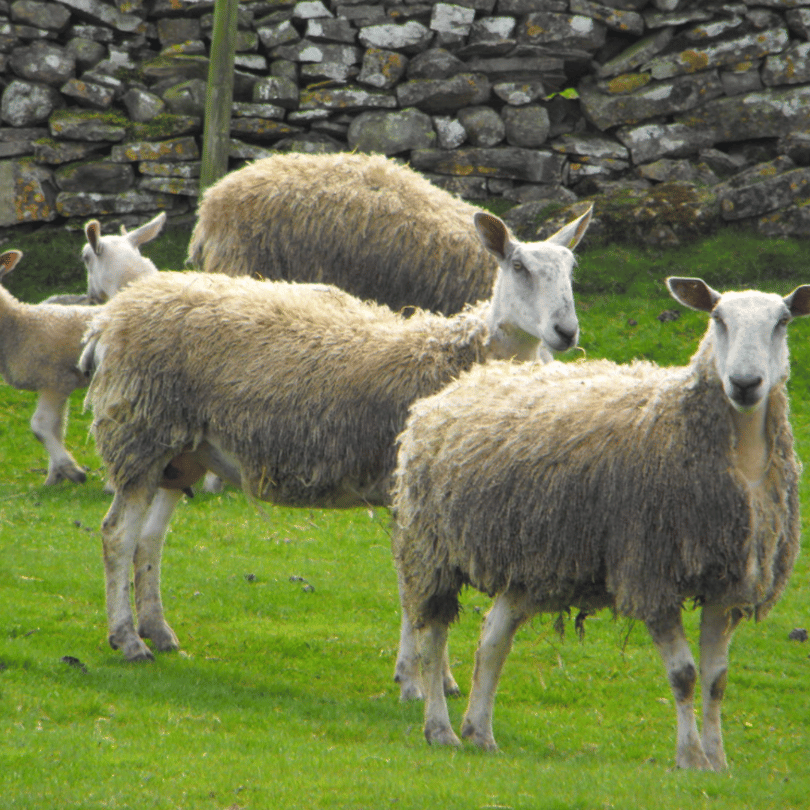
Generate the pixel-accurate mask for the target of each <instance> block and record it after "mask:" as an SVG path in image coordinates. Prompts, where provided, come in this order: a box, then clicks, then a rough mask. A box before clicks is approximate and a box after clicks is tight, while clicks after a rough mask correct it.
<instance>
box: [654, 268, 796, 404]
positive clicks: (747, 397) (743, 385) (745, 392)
mask: <svg viewBox="0 0 810 810" xmlns="http://www.w3.org/2000/svg"><path fill="white" fill-rule="evenodd" d="M667 287H668V288H669V291H670V293H671V294H672V296H673V297H674V298H675V299H676V300H677V301H679V302H680V303H681V304H683V305H684V306H687V307H689V308H690V309H696V310H699V311H700V312H708V313H710V314H711V322H710V324H709V331H708V332H707V334H706V340H707V341H708V342H709V346H710V347H711V350H712V354H713V358H714V367H715V369H716V371H717V374H718V376H719V377H720V380H721V382H722V384H723V389H724V391H725V392H726V396H727V397H728V399H729V401H730V402H731V404H732V405H733V406H734V407H735V408H736V409H737V410H738V411H742V412H750V411H754V410H756V409H757V408H758V407H759V406H760V405H761V404H762V403H763V402H764V401H765V400H766V399H767V396H768V393H769V392H770V391H771V389H772V388H773V387H774V386H775V385H778V384H779V383H780V382H783V381H784V380H786V379H787V376H788V373H789V366H788V347H787V325H788V324H789V323H790V321H791V320H793V318H798V317H803V316H805V315H810V285H803V286H801V287H797V288H796V289H795V290H794V291H793V292H792V293H790V295H786V296H785V297H784V298H782V297H781V296H779V295H775V294H773V293H763V292H758V291H756V290H747V291H745V292H727V293H723V294H721V293H719V292H717V291H716V290H713V289H712V288H711V287H709V285H708V284H706V282H705V281H703V280H701V279H699V278H668V279H667Z"/></svg>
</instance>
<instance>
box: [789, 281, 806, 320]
mask: <svg viewBox="0 0 810 810" xmlns="http://www.w3.org/2000/svg"><path fill="white" fill-rule="evenodd" d="M783 300H784V302H785V306H786V307H787V308H788V309H789V310H790V314H791V315H792V316H793V317H794V318H802V317H804V316H805V315H810V284H802V286H801V287H796V289H795V290H794V291H793V292H792V293H791V294H790V295H786V296H785V297H784V299H783Z"/></svg>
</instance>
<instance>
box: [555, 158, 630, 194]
mask: <svg viewBox="0 0 810 810" xmlns="http://www.w3.org/2000/svg"><path fill="white" fill-rule="evenodd" d="M629 167H630V164H629V163H628V162H627V161H626V160H616V159H615V158H592V157H589V156H588V155H579V156H578V157H576V158H570V159H569V161H568V166H567V167H566V168H567V172H568V174H567V183H568V184H569V185H572V186H575V185H577V184H578V183H581V182H582V181H583V180H593V179H594V178H601V179H605V180H612V179H617V178H618V177H620V176H621V175H622V174H623V173H624V172H626V171H627V169H628V168H629Z"/></svg>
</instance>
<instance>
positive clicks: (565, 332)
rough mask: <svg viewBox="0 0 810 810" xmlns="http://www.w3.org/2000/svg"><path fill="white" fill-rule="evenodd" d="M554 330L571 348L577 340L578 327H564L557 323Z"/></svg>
mask: <svg viewBox="0 0 810 810" xmlns="http://www.w3.org/2000/svg"><path fill="white" fill-rule="evenodd" d="M554 331H555V332H556V333H557V335H558V336H559V338H560V340H561V341H562V342H563V344H564V345H565V346H566V347H568V348H570V347H571V346H573V345H574V344H575V343H576V342H577V331H578V330H577V329H574V330H571V329H564V328H563V327H562V326H560V325H559V324H555V325H554Z"/></svg>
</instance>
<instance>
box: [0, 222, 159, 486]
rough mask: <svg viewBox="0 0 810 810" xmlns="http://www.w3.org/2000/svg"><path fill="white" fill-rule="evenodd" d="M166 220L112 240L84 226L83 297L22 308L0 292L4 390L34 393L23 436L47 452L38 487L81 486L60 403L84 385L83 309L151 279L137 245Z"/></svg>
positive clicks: (9, 260) (87, 311)
mask: <svg viewBox="0 0 810 810" xmlns="http://www.w3.org/2000/svg"><path fill="white" fill-rule="evenodd" d="M165 221H166V214H165V213H162V212H161V213H160V214H158V215H157V216H156V217H155V218H154V219H152V220H151V221H150V222H147V223H146V224H145V225H142V226H141V227H140V228H138V229H137V230H134V231H132V232H131V233H127V232H126V229H125V228H123V227H122V229H121V235H120V236H115V235H112V236H101V227H100V225H99V223H98V221H97V220H92V221H91V222H88V223H87V225H86V226H85V229H84V230H85V235H86V236H87V244H86V245H85V247H84V250H83V251H82V259H83V260H84V263H85V265H86V267H87V294H86V295H54V296H51V297H50V298H46V299H45V301H43V302H42V303H40V304H35V305H31V304H24V303H22V302H20V301H18V300H17V299H16V298H14V296H13V295H11V293H9V292H8V291H7V290H6V289H3V288H0V372H1V373H2V376H3V378H4V379H5V380H6V382H7V383H8V384H9V385H12V386H14V387H15V388H20V389H23V390H26V391H37V392H38V393H39V399H38V400H37V407H36V410H35V411H34V415H33V417H32V418H31V430H33V432H34V435H35V436H36V437H37V439H39V440H40V441H41V442H42V443H43V444H44V445H45V449H46V450H47V452H48V457H49V458H48V475H47V478H46V479H45V483H46V484H56V483H58V482H59V481H62V480H63V479H69V480H70V481H75V482H76V483H82V482H84V481H85V479H86V476H85V473H84V470H83V469H82V468H81V467H79V465H78V464H77V463H76V461H75V460H74V459H73V456H71V454H70V453H69V452H68V451H67V449H66V448H65V446H64V443H63V435H64V429H65V424H66V422H67V408H68V398H69V397H70V394H71V393H72V392H73V391H75V390H76V389H77V388H84V386H85V385H87V379H86V378H85V377H84V375H83V374H81V373H80V372H79V370H78V367H77V361H78V358H79V354H80V352H81V340H82V335H83V334H84V331H85V329H86V328H87V325H88V324H89V322H90V319H91V318H92V317H93V316H94V315H95V314H97V312H96V309H94V308H93V307H92V306H90V305H91V304H98V303H101V302H103V301H106V300H108V299H109V298H110V297H112V296H113V295H115V293H116V292H118V290H120V289H121V288H122V287H124V286H126V285H127V284H129V283H130V282H131V281H133V280H134V279H136V278H140V277H143V276H148V275H152V274H154V273H157V268H156V267H155V265H154V264H153V263H152V262H151V261H150V260H149V259H147V258H146V257H145V256H142V255H141V254H140V252H139V250H138V248H139V246H140V245H142V244H144V243H145V242H149V241H150V240H152V239H154V238H155V237H156V236H157V235H158V233H160V230H161V229H162V228H163V225H164V223H165ZM22 255H23V254H22V253H21V252H20V251H18V250H12V251H8V252H7V253H4V254H3V255H2V256H1V257H0V280H2V279H3V278H4V277H5V276H6V275H8V273H10V272H11V271H12V270H13V269H14V267H15V266H16V265H17V263H18V262H19V260H20V259H21V258H22Z"/></svg>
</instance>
